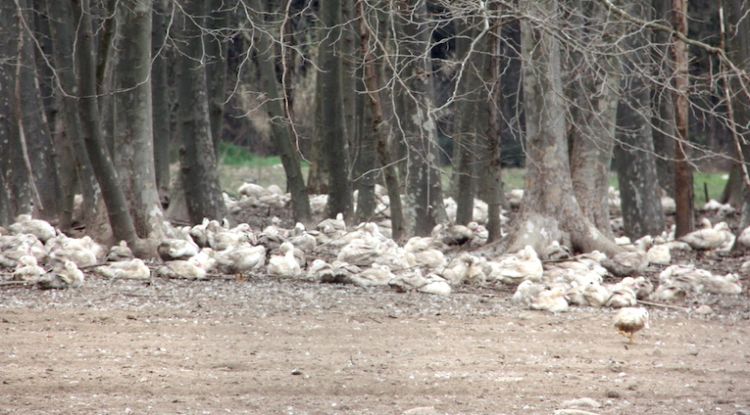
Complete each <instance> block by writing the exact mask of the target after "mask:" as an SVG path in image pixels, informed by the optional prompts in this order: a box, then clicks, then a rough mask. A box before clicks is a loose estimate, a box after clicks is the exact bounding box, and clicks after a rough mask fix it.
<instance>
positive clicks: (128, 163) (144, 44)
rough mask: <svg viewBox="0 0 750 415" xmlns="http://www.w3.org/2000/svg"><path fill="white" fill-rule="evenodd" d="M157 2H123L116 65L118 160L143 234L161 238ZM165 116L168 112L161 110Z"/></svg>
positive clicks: (139, 0)
mask: <svg viewBox="0 0 750 415" xmlns="http://www.w3.org/2000/svg"><path fill="white" fill-rule="evenodd" d="M151 6H152V1H151V0H120V1H119V3H118V7H117V14H116V16H117V17H116V18H117V35H116V36H117V38H118V40H117V45H118V50H119V55H120V56H119V57H118V59H117V65H116V67H115V68H114V69H115V80H116V85H117V91H118V92H117V94H116V95H115V102H114V105H115V114H116V115H115V130H114V140H115V148H117V151H116V153H115V164H116V165H117V167H118V176H119V178H120V184H121V186H122V189H123V192H124V193H125V196H126V199H127V200H128V202H129V204H130V215H131V217H132V218H133V221H134V224H135V229H136V232H137V233H138V236H140V237H142V238H145V237H149V236H153V237H154V239H156V240H160V239H161V236H162V233H163V229H162V223H161V219H160V218H161V217H162V216H163V215H162V212H161V203H160V202H159V192H158V191H157V188H156V174H155V172H154V147H153V146H154V141H153V130H152V128H153V125H152V124H153V121H152V118H151V117H152V107H151V82H150V75H151V13H152V11H151ZM160 116H163V115H161V114H160Z"/></svg>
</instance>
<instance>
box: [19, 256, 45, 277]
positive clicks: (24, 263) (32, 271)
mask: <svg viewBox="0 0 750 415" xmlns="http://www.w3.org/2000/svg"><path fill="white" fill-rule="evenodd" d="M45 272H46V271H45V270H44V268H42V267H40V266H39V265H38V264H37V262H36V257H34V256H33V255H24V256H22V257H21V258H20V259H19V260H18V266H16V269H15V271H13V279H14V280H16V281H36V280H38V279H39V278H40V277H41V276H42V275H44V274H45Z"/></svg>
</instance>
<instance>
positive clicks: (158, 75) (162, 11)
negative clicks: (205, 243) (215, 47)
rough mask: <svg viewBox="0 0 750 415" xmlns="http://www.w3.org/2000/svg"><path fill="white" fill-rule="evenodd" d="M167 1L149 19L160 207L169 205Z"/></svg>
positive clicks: (160, 2)
mask: <svg viewBox="0 0 750 415" xmlns="http://www.w3.org/2000/svg"><path fill="white" fill-rule="evenodd" d="M167 5H168V0H154V11H153V17H152V21H151V24H152V32H151V35H152V45H151V46H152V48H151V51H152V52H151V55H152V60H153V64H152V65H151V103H152V108H153V114H155V116H152V121H153V127H152V128H153V135H154V165H155V170H156V187H157V189H158V191H159V198H160V200H161V203H162V206H165V205H167V204H168V202H169V180H170V177H169V176H170V172H169V141H170V137H171V131H170V119H171V116H170V115H171V113H172V107H171V105H170V103H169V81H168V79H167V65H168V64H169V59H168V57H167V50H166V49H165V47H166V41H167V38H166V37H167V13H168V9H167Z"/></svg>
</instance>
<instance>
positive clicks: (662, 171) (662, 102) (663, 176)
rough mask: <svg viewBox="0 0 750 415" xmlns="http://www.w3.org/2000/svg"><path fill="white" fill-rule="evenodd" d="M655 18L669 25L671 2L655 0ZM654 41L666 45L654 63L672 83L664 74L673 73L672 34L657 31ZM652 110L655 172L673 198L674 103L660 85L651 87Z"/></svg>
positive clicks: (662, 79)
mask: <svg viewBox="0 0 750 415" xmlns="http://www.w3.org/2000/svg"><path fill="white" fill-rule="evenodd" d="M653 7H654V17H655V19H659V20H662V21H664V22H665V23H666V24H667V25H669V24H670V23H669V12H670V11H671V9H672V0H653ZM652 37H653V41H654V43H656V44H657V45H663V46H662V47H660V48H659V50H658V51H657V52H656V56H654V57H653V59H654V60H656V61H659V62H661V65H660V67H659V68H658V71H659V74H661V76H660V77H659V80H660V81H661V82H662V83H663V84H667V83H668V82H669V81H668V80H666V79H664V75H668V74H671V73H672V72H673V67H672V63H673V62H672V59H671V58H670V56H671V55H670V53H669V49H670V47H669V43H670V41H671V35H670V34H669V33H668V32H665V31H661V30H656V31H654V33H653V36H652ZM651 108H652V113H653V117H652V124H653V131H652V136H653V141H654V151H655V152H656V155H657V156H658V157H656V172H657V175H658V176H659V185H660V186H661V188H662V189H664V191H665V192H666V193H667V195H669V196H670V197H674V184H675V181H674V180H675V178H674V149H675V146H674V139H675V135H676V134H677V133H676V131H675V118H674V104H673V103H672V94H671V92H670V91H669V90H668V89H667V88H666V87H662V86H660V85H659V84H657V83H652V87H651Z"/></svg>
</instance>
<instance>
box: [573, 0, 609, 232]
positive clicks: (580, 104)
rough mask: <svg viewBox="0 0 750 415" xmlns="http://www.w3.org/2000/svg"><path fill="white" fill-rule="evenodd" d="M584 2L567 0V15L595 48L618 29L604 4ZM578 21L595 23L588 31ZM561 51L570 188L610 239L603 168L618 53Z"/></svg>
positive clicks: (606, 177)
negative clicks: (567, 105)
mask: <svg viewBox="0 0 750 415" xmlns="http://www.w3.org/2000/svg"><path fill="white" fill-rule="evenodd" d="M584 3H585V2H582V1H580V0H575V1H569V2H568V4H569V5H570V7H571V10H572V12H571V16H570V17H569V18H568V20H569V21H571V23H572V24H573V25H574V27H576V28H578V36H579V39H578V40H579V41H580V42H582V43H583V44H585V43H586V42H592V43H593V45H592V47H593V48H596V47H597V44H598V43H602V44H604V43H609V42H612V41H613V40H614V39H617V37H618V36H619V34H620V31H621V30H620V28H619V27H618V26H617V25H616V23H615V22H613V21H612V20H611V16H608V15H607V13H606V9H604V7H602V6H600V5H596V4H591V5H586V6H587V7H585V6H584ZM584 20H588V21H590V22H592V23H593V24H594V25H596V26H597V28H596V29H594V31H593V32H590V30H591V29H588V27H589V26H588V25H586V24H585V23H584ZM586 32H589V33H586ZM566 51H567V52H568V53H567V54H566V59H565V66H566V67H567V69H566V71H565V74H566V77H567V80H566V83H567V88H566V89H567V90H566V95H568V97H569V99H570V101H571V102H572V105H571V106H570V112H571V114H572V117H571V120H570V123H569V126H568V129H567V131H568V141H569V143H570V169H571V178H572V180H573V190H574V192H575V195H576V199H577V200H578V203H579V205H580V207H581V210H582V211H583V213H584V215H586V218H587V219H588V220H589V221H590V222H591V223H593V224H594V225H595V226H596V227H597V229H599V231H600V232H602V233H603V234H604V235H606V236H607V237H608V238H610V239H611V238H613V237H614V235H613V233H612V229H611V226H610V223H609V203H608V200H609V197H608V195H609V167H610V163H611V161H612V148H613V146H614V142H615V117H616V114H617V96H618V91H619V83H620V58H619V55H618V53H617V51H616V50H610V49H604V50H593V51H591V52H589V51H587V50H576V49H573V48H570V49H567V50H566ZM597 53H601V55H597ZM592 65H596V66H592Z"/></svg>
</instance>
